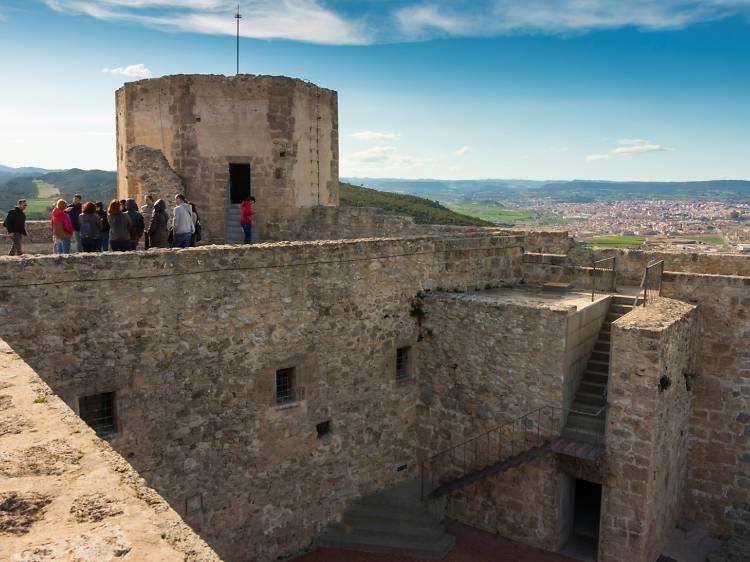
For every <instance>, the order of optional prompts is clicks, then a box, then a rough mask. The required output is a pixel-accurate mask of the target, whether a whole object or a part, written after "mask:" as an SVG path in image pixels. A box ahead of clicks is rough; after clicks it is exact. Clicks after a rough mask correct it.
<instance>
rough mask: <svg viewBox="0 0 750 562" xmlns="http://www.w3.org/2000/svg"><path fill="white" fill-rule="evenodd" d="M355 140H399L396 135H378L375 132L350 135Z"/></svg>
mask: <svg viewBox="0 0 750 562" xmlns="http://www.w3.org/2000/svg"><path fill="white" fill-rule="evenodd" d="M349 136H350V137H352V138H353V139H357V140H361V141H377V142H380V141H392V140H396V139H397V138H398V135H397V134H396V133H377V132H375V131H360V132H358V133H352V134H351V135H349Z"/></svg>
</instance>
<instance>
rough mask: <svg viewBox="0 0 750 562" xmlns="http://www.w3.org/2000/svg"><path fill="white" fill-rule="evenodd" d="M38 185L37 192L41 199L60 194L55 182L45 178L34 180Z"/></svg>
mask: <svg viewBox="0 0 750 562" xmlns="http://www.w3.org/2000/svg"><path fill="white" fill-rule="evenodd" d="M32 181H33V182H34V185H36V193H37V197H39V199H49V198H51V197H56V196H58V195H60V190H59V189H57V186H56V185H55V184H54V183H47V182H46V181H44V180H32Z"/></svg>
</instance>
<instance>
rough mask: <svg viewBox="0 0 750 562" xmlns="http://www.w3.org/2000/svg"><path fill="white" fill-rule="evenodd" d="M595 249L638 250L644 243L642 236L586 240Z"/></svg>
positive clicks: (602, 237)
mask: <svg viewBox="0 0 750 562" xmlns="http://www.w3.org/2000/svg"><path fill="white" fill-rule="evenodd" d="M586 242H587V243H588V244H589V245H591V246H596V247H597V248H640V247H641V246H642V245H643V244H644V243H645V242H646V238H645V237H644V236H600V237H598V238H591V239H590V240H586Z"/></svg>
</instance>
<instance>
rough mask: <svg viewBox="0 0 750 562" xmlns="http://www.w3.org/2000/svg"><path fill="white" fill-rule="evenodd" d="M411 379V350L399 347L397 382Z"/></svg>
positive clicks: (397, 354) (397, 353) (397, 352)
mask: <svg viewBox="0 0 750 562" xmlns="http://www.w3.org/2000/svg"><path fill="white" fill-rule="evenodd" d="M408 378H409V348H408V347H399V348H398V349H397V350H396V380H397V381H402V380H406V379H408Z"/></svg>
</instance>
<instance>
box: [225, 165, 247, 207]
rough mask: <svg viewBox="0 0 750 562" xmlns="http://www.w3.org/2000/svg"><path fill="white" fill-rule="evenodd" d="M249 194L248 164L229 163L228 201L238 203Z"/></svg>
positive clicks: (233, 203)
mask: <svg viewBox="0 0 750 562" xmlns="http://www.w3.org/2000/svg"><path fill="white" fill-rule="evenodd" d="M249 196H250V164H229V202H230V203H231V204H232V205H239V204H240V203H242V202H243V201H244V200H245V199H246V198H247V197H249Z"/></svg>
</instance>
